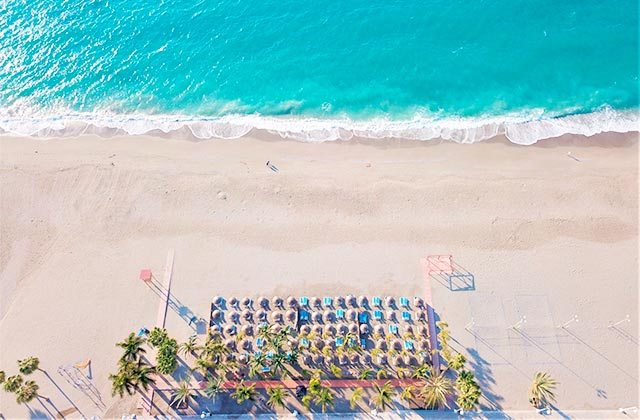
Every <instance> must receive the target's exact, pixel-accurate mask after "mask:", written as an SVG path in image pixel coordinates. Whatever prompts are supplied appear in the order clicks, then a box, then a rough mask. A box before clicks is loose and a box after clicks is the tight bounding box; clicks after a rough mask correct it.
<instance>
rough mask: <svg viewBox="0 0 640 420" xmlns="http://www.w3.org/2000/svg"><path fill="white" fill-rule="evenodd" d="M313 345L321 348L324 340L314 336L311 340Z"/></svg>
mask: <svg viewBox="0 0 640 420" xmlns="http://www.w3.org/2000/svg"><path fill="white" fill-rule="evenodd" d="M313 346H314V347H315V348H317V349H318V350H322V349H323V348H324V341H322V339H321V338H316V339H315V340H313Z"/></svg>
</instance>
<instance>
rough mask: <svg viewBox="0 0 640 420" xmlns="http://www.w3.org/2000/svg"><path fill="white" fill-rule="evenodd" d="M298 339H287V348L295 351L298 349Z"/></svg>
mask: <svg viewBox="0 0 640 420" xmlns="http://www.w3.org/2000/svg"><path fill="white" fill-rule="evenodd" d="M298 344H299V343H298V339H297V338H290V339H289V347H290V348H292V349H297V348H298Z"/></svg>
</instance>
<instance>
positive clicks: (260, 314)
mask: <svg viewBox="0 0 640 420" xmlns="http://www.w3.org/2000/svg"><path fill="white" fill-rule="evenodd" d="M256 318H257V319H258V321H263V322H265V321H266V320H267V311H265V310H264V309H258V310H257V311H256Z"/></svg>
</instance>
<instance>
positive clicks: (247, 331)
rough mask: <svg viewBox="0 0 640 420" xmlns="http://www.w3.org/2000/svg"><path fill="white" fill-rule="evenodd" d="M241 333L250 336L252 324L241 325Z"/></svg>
mask: <svg viewBox="0 0 640 420" xmlns="http://www.w3.org/2000/svg"><path fill="white" fill-rule="evenodd" d="M242 334H244V335H248V336H252V335H253V326H252V325H243V326H242Z"/></svg>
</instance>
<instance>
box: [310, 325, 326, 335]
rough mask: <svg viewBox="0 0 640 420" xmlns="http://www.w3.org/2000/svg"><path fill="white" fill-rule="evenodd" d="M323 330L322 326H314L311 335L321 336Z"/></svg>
mask: <svg viewBox="0 0 640 420" xmlns="http://www.w3.org/2000/svg"><path fill="white" fill-rule="evenodd" d="M323 330H324V328H323V327H322V325H314V326H313V329H312V331H313V333H314V334H316V335H322V332H323Z"/></svg>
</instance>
